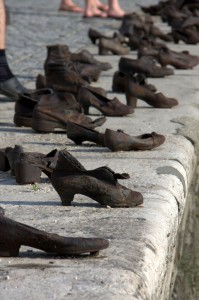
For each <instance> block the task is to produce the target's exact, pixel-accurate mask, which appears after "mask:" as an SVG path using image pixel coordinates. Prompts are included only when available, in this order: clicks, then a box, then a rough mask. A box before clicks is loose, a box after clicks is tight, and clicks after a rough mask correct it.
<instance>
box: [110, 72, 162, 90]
mask: <svg viewBox="0 0 199 300" xmlns="http://www.w3.org/2000/svg"><path fill="white" fill-rule="evenodd" d="M131 79H132V80H133V81H134V82H135V83H138V84H140V85H143V86H144V87H146V88H147V89H149V90H150V91H152V92H156V90H157V89H156V87H155V86H154V85H153V84H149V83H147V78H146V77H145V75H144V74H141V73H138V74H134V75H133V74H132V76H131ZM126 83H127V75H126V74H125V73H123V72H120V71H116V72H115V73H114V75H113V82H112V91H113V92H115V93H125V90H126Z"/></svg>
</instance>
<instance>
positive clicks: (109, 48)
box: [99, 38, 129, 55]
mask: <svg viewBox="0 0 199 300" xmlns="http://www.w3.org/2000/svg"><path fill="white" fill-rule="evenodd" d="M109 53H111V54H115V55H125V54H128V53H129V49H128V48H127V47H124V46H123V45H122V44H121V43H119V42H118V41H116V40H114V39H112V40H110V39H105V38H101V39H100V41H99V55H108V54H109Z"/></svg>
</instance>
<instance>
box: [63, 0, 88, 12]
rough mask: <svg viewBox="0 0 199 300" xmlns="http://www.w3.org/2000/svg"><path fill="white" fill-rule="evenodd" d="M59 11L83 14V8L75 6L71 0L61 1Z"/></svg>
mask: <svg viewBox="0 0 199 300" xmlns="http://www.w3.org/2000/svg"><path fill="white" fill-rule="evenodd" d="M59 10H64V11H71V12H77V13H83V11H84V10H83V8H81V7H80V6H78V5H76V4H75V3H74V2H73V1H72V0H61V2H60V6H59Z"/></svg>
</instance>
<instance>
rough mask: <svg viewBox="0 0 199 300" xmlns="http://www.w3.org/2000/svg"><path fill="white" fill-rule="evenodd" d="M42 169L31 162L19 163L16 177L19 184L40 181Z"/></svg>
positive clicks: (16, 167)
mask: <svg viewBox="0 0 199 300" xmlns="http://www.w3.org/2000/svg"><path fill="white" fill-rule="evenodd" d="M40 177H41V170H40V169H39V168H38V167H36V166H34V165H31V164H20V163H19V164H17V165H16V166H15V178H16V182H17V183H18V184H31V183H36V182H40Z"/></svg>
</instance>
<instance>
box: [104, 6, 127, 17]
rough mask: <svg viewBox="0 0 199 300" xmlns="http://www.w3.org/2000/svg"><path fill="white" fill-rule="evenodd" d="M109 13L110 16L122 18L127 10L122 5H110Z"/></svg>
mask: <svg viewBox="0 0 199 300" xmlns="http://www.w3.org/2000/svg"><path fill="white" fill-rule="evenodd" d="M107 13H108V17H109V18H116V19H122V18H123V17H124V15H125V11H124V10H123V9H121V8H120V7H117V8H111V7H110V8H109V10H108V12H107Z"/></svg>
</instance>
